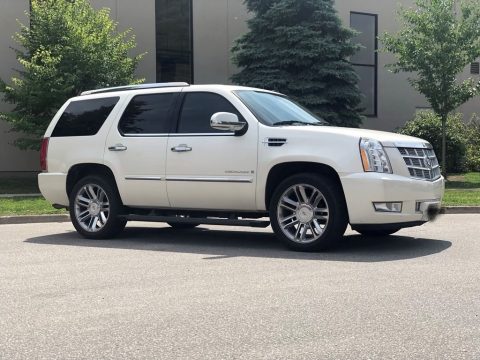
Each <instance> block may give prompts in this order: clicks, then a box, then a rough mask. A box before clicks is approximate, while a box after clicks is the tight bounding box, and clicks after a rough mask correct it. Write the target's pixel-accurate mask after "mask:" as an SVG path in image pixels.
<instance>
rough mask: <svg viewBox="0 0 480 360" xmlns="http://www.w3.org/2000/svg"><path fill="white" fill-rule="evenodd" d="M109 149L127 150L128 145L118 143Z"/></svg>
mask: <svg viewBox="0 0 480 360" xmlns="http://www.w3.org/2000/svg"><path fill="white" fill-rule="evenodd" d="M108 150H110V151H125V150H127V147H126V146H125V145H122V144H116V145H113V146H110V147H109V148H108Z"/></svg>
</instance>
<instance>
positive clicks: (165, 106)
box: [118, 94, 176, 135]
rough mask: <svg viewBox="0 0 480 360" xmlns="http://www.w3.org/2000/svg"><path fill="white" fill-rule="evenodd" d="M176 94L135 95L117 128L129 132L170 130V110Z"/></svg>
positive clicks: (140, 132)
mask: <svg viewBox="0 0 480 360" xmlns="http://www.w3.org/2000/svg"><path fill="white" fill-rule="evenodd" d="M175 95H176V94H151V95H138V96H135V97H134V98H133V99H132V101H130V103H129V104H128V106H127V108H126V109H125V112H124V113H123V115H122V118H121V119H120V123H119V125H118V129H119V130H120V132H121V133H122V134H124V135H129V134H144V135H146V134H166V133H169V132H170V121H169V120H170V110H171V109H172V106H173V102H174V99H175Z"/></svg>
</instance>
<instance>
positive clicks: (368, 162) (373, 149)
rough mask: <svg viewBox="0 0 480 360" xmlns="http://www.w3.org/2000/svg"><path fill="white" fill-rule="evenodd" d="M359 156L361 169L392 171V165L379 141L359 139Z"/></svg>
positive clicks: (382, 171) (381, 171) (380, 171)
mask: <svg viewBox="0 0 480 360" xmlns="http://www.w3.org/2000/svg"><path fill="white" fill-rule="evenodd" d="M360 156H361V158H362V164H363V170H365V171H368V172H379V173H388V174H391V173H392V167H391V165H390V161H389V160H388V155H387V153H386V152H385V149H384V148H383V146H382V144H381V143H380V141H377V140H372V139H365V138H362V139H360Z"/></svg>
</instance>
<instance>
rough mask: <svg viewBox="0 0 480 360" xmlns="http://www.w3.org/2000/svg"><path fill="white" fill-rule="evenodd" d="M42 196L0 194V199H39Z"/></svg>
mask: <svg viewBox="0 0 480 360" xmlns="http://www.w3.org/2000/svg"><path fill="white" fill-rule="evenodd" d="M40 196H42V194H0V199H14V198H29V197H40Z"/></svg>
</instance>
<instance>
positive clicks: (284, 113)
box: [234, 90, 329, 126]
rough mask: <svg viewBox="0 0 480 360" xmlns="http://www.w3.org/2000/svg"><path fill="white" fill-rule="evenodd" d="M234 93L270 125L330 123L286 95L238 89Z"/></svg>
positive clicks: (262, 120) (261, 120) (264, 122)
mask: <svg viewBox="0 0 480 360" xmlns="http://www.w3.org/2000/svg"><path fill="white" fill-rule="evenodd" d="M234 93H235V94H236V95H237V96H238V97H239V98H240V99H241V100H242V101H243V103H244V104H245V105H246V106H247V107H248V108H249V109H250V111H251V112H252V113H253V114H254V115H255V116H256V117H257V119H258V120H259V121H260V122H261V123H263V124H265V125H268V126H286V125H291V126H321V125H329V124H328V123H327V122H326V121H325V120H323V119H321V118H319V117H318V116H316V115H315V114H313V113H311V112H310V111H308V110H307V109H305V108H303V107H302V106H300V105H298V104H297V103H295V102H293V101H292V100H290V99H288V98H287V97H285V96H282V95H277V94H272V93H268V92H263V91H255V90H237V91H234Z"/></svg>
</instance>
